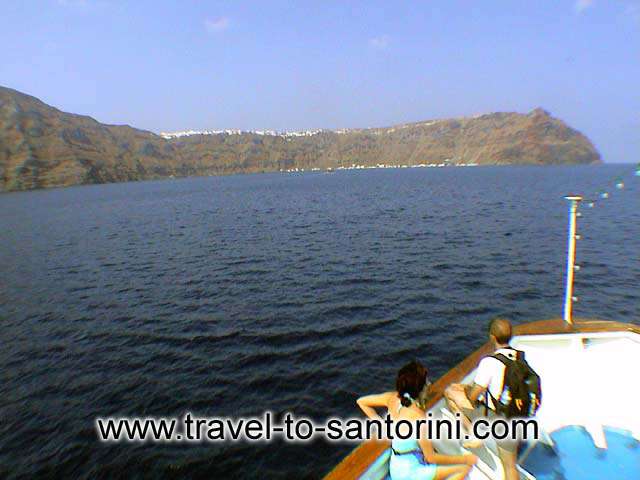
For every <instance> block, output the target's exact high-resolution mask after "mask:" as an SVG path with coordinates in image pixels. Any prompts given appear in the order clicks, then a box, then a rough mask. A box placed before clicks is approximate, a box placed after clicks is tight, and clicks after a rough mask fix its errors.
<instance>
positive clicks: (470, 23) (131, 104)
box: [0, 0, 640, 163]
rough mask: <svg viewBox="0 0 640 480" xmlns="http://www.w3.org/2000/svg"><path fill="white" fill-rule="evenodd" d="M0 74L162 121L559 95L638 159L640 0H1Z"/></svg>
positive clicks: (613, 158) (493, 104)
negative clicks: (1, 46)
mask: <svg viewBox="0 0 640 480" xmlns="http://www.w3.org/2000/svg"><path fill="white" fill-rule="evenodd" d="M1 10H2V11H1V13H0V42H1V44H2V45H3V56H2V61H1V62H0V85H2V86H6V87H10V88H14V89H16V90H19V91H22V92H25V93H28V94H30V95H34V96H36V97H38V98H40V99H41V100H43V101H44V102H46V103H48V104H50V105H53V106H55V107H57V108H59V109H61V110H64V111H68V112H73V113H80V114H85V115H90V116H92V117H94V118H95V119H97V120H99V121H101V122H104V123H111V124H129V125H132V126H134V127H137V128H143V129H147V130H151V131H154V132H161V131H176V130H188V129H225V128H238V129H243V130H259V129H272V130H305V129H315V128H329V129H337V128H364V127H374V126H375V127H382V126H390V125H395V124H401V123H407V122H414V121H421V120H429V119H434V118H449V117H458V116H472V115H476V114H480V113H488V112H494V111H516V112H522V113H526V112H529V111H531V110H533V109H534V108H536V107H542V108H544V109H545V110H548V111H549V112H550V113H551V114H552V115H554V116H556V117H558V118H561V119H562V120H564V121H566V122H567V123H568V124H569V125H571V126H572V127H574V128H576V129H578V130H580V131H582V132H583V133H585V134H586V135H587V136H588V137H589V138H590V139H591V140H592V141H593V142H594V144H595V145H596V147H597V148H598V150H599V151H600V152H601V153H602V155H603V158H604V160H605V161H606V162H611V163H620V162H634V163H635V162H640V0H577V1H576V0H536V1H531V0H504V1H503V0H467V1H457V0H423V1H415V2H413V1H403V2H398V1H392V0H389V1H379V0H370V1H356V0H353V1H345V0H342V1H332V0H316V1H305V0H298V1H293V0H290V1H269V0H261V1H240V0H238V1H189V0H182V1H175V2H170V1H161V0H155V1H146V0H137V1H130V2H125V1H117V0H39V1H32V0H2V9H1Z"/></svg>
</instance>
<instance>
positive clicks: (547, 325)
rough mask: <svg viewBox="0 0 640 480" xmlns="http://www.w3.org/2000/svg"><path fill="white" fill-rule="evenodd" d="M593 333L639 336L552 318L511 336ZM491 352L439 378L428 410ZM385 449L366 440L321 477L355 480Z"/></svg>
mask: <svg viewBox="0 0 640 480" xmlns="http://www.w3.org/2000/svg"><path fill="white" fill-rule="evenodd" d="M595 332H632V333H637V334H640V326H638V325H633V324H629V323H621V322H609V321H603V320H589V319H579V320H575V321H574V324H573V325H569V324H567V323H566V322H564V321H563V320H562V319H552V320H540V321H537V322H530V323H525V324H522V325H516V326H514V332H513V335H514V336H516V335H557V334H563V333H595ZM491 351H492V346H491V344H490V343H489V342H487V343H485V344H484V345H482V346H481V347H480V348H478V349H477V350H476V351H475V352H473V353H472V354H471V355H469V356H468V357H467V358H465V359H464V360H463V361H462V362H460V363H459V364H458V365H456V366H455V367H453V368H452V369H451V370H449V371H448V372H447V373H446V374H444V375H443V376H442V377H440V378H439V379H438V380H437V381H436V382H435V383H434V384H433V385H432V386H431V395H430V399H429V402H428V403H427V409H429V408H431V407H432V406H433V405H435V404H436V403H437V402H438V401H439V400H440V399H441V398H442V396H443V394H444V390H445V388H446V387H447V386H448V385H450V384H452V383H456V382H460V381H461V380H462V379H463V378H464V377H465V376H467V374H468V373H469V372H470V371H472V370H473V369H474V368H475V367H476V366H477V365H478V362H479V361H480V359H481V358H482V357H484V356H486V355H488V354H490V353H491ZM354 405H355V399H354ZM388 447H389V442H387V441H369V442H364V443H362V444H360V445H359V446H358V447H356V448H355V449H354V450H353V451H352V452H351V453H350V454H349V455H347V456H346V457H345V458H344V459H343V460H342V461H341V462H340V463H339V464H338V465H336V467H335V468H334V469H333V470H332V471H331V472H330V473H329V474H328V475H327V476H326V477H324V478H325V480H351V479H353V480H355V479H357V478H358V477H360V475H362V474H363V473H364V472H365V471H366V470H367V468H369V466H370V465H371V464H372V463H373V462H374V461H375V459H376V458H378V457H379V456H380V455H381V454H382V453H383V452H384V451H385V450H386V449H387V448H388Z"/></svg>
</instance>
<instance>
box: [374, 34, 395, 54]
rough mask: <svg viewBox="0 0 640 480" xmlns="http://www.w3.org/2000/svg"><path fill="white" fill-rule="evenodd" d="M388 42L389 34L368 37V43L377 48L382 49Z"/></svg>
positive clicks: (389, 40)
mask: <svg viewBox="0 0 640 480" xmlns="http://www.w3.org/2000/svg"><path fill="white" fill-rule="evenodd" d="M390 42H391V39H390V38H389V35H381V36H380V37H374V38H371V39H369V45H370V46H371V47H373V48H377V49H379V50H384V49H385V48H387V47H388V46H389V43H390Z"/></svg>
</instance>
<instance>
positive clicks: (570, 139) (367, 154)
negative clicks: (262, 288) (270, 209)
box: [0, 87, 600, 191]
mask: <svg viewBox="0 0 640 480" xmlns="http://www.w3.org/2000/svg"><path fill="white" fill-rule="evenodd" d="M595 162H600V155H599V153H598V152H597V151H596V150H595V148H594V146H593V144H592V143H591V142H590V141H589V139H587V138H586V137H585V136H584V135H582V134H581V133H580V132H577V131H576V130H574V129H572V128H571V127H569V126H567V125H566V124H565V123H564V122H562V121H561V120H558V119H556V118H553V117H551V116H550V115H549V113H547V112H546V111H544V110H542V109H536V110H534V111H532V112H530V113H528V114H519V113H491V114H487V115H482V116H476V117H473V118H459V119H448V120H432V121H426V122H419V123H412V124H406V125H399V126H395V127H389V128H372V129H362V130H361V129H356V130H346V131H345V130H343V131H319V132H315V133H313V134H310V135H304V136H292V135H278V134H269V135H265V134H259V133H252V132H242V133H231V134H230V133H216V134H207V135H190V136H179V137H176V138H163V137H161V136H159V135H156V134H154V133H151V132H148V131H144V130H138V129H135V128H132V127H129V126H118V125H105V124H102V123H99V122H97V121H96V120H94V119H92V118H90V117H86V116H82V115H74V114H70V113H64V112H61V111H59V110H57V109H55V108H53V107H51V106H49V105H46V104H45V103H43V102H41V101H40V100H38V99H36V98H34V97H31V96H29V95H25V94H23V93H20V92H17V91H15V90H12V89H9V88H4V87H0V191H9V190H28V189H35V188H45V187H59V186H68V185H77V184H89V183H105V182H121V181H131V180H144V179H153V178H162V177H167V176H171V175H173V176H176V177H177V176H188V175H222V174H229V173H252V172H269V171H278V170H287V169H293V168H301V169H302V168H304V169H310V168H316V167H317V168H329V167H333V168H336V167H340V166H350V165H352V164H358V165H377V164H386V165H403V164H406V165H416V164H442V163H445V164H451V165H455V164H461V163H465V164H469V163H475V164H480V165H506V164H537V165H548V164H588V163H595Z"/></svg>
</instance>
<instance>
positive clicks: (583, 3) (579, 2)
mask: <svg viewBox="0 0 640 480" xmlns="http://www.w3.org/2000/svg"><path fill="white" fill-rule="evenodd" d="M594 3H595V0H576V3H574V4H573V8H574V10H575V11H576V13H582V12H584V11H585V10H588V9H589V8H591V7H593V5H594Z"/></svg>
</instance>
